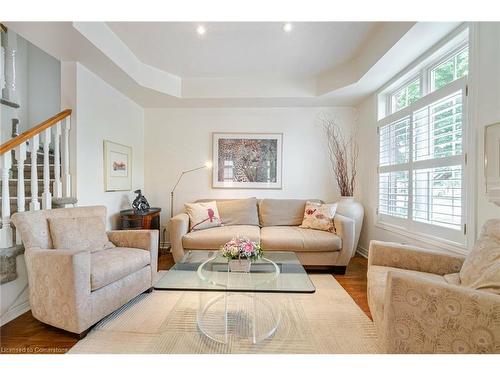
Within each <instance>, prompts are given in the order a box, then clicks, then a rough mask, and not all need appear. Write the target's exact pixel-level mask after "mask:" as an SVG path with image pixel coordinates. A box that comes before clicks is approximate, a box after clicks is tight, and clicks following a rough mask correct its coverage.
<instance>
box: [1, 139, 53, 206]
mask: <svg viewBox="0 0 500 375" xmlns="http://www.w3.org/2000/svg"><path fill="white" fill-rule="evenodd" d="M36 154H37V158H36V169H37V171H36V173H37V177H38V181H37V183H38V199H39V201H40V202H41V201H42V195H41V192H43V187H44V186H43V179H40V178H39V177H40V176H43V148H39V149H38V150H37V152H36ZM11 158H12V160H14V162H13V163H12V169H11V170H10V174H9V197H10V198H9V199H10V213H11V215H12V214H14V213H16V212H18V211H19V210H18V209H17V193H18V192H17V185H18V182H19V179H18V175H19V165H18V162H17V160H16V159H15V151H14V150H12V151H11ZM26 159H27V160H30V161H31V152H30V151H27V152H26ZM23 169H24V176H23V177H24V195H25V197H31V196H32V192H31V162H30V163H29V164H26V163H25V164H24V168H23ZM49 169H50V175H49V182H50V184H49V191H50V193H51V195H52V197H55V195H54V182H55V178H54V177H55V170H54V169H55V165H54V150H53V149H50V150H49ZM60 173H61V171H60V166H59V174H60ZM1 195H2V187H0V196H1ZM1 199H2V198H1V197H0V202H1ZM29 203H30V202H29V200H25V203H24V209H21V210H20V211H21V212H22V211H29V209H30V208H29Z"/></svg>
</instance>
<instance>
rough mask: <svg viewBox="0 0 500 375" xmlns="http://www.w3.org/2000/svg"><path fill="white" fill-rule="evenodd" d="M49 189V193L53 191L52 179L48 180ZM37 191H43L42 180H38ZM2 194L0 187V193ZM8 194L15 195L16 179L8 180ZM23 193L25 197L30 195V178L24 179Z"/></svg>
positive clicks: (40, 192)
mask: <svg viewBox="0 0 500 375" xmlns="http://www.w3.org/2000/svg"><path fill="white" fill-rule="evenodd" d="M49 181H50V184H49V190H50V192H51V193H53V188H52V183H53V182H54V180H49ZM37 185H38V193H39V194H42V193H43V180H38V184H37ZM1 194H2V189H1V187H0V195H1ZM9 195H10V196H11V197H17V181H13V180H10V181H9ZM24 195H25V196H26V197H30V196H31V181H30V180H24Z"/></svg>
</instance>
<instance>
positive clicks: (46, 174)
mask: <svg viewBox="0 0 500 375" xmlns="http://www.w3.org/2000/svg"><path fill="white" fill-rule="evenodd" d="M50 138H51V137H50V128H49V129H46V130H45V131H44V132H43V193H42V209H44V210H50V209H51V208H52V194H51V192H50V154H49V150H50V149H49V147H50Z"/></svg>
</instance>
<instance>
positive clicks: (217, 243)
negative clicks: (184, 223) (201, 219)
mask: <svg viewBox="0 0 500 375" xmlns="http://www.w3.org/2000/svg"><path fill="white" fill-rule="evenodd" d="M236 236H243V237H247V238H249V239H250V240H251V241H254V242H260V228H259V227H258V226H255V225H227V226H223V227H217V228H209V229H204V230H199V231H195V232H189V233H187V234H185V235H184V236H183V237H182V246H183V247H184V249H195V250H217V249H219V248H220V247H221V246H222V245H224V244H225V243H226V242H228V241H230V240H232V239H233V237H236Z"/></svg>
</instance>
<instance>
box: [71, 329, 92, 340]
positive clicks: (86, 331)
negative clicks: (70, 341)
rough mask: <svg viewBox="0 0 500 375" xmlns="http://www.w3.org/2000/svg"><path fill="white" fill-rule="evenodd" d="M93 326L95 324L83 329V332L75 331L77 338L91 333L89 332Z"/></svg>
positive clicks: (79, 338) (82, 337)
mask: <svg viewBox="0 0 500 375" xmlns="http://www.w3.org/2000/svg"><path fill="white" fill-rule="evenodd" d="M93 327H94V326H92V327H89V328H87V329H86V330H85V331H83V332H80V333H75V336H76V338H77V339H78V340H81V339H84V338H85V336H87V333H89V332H90V330H91V329H92V328H93Z"/></svg>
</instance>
